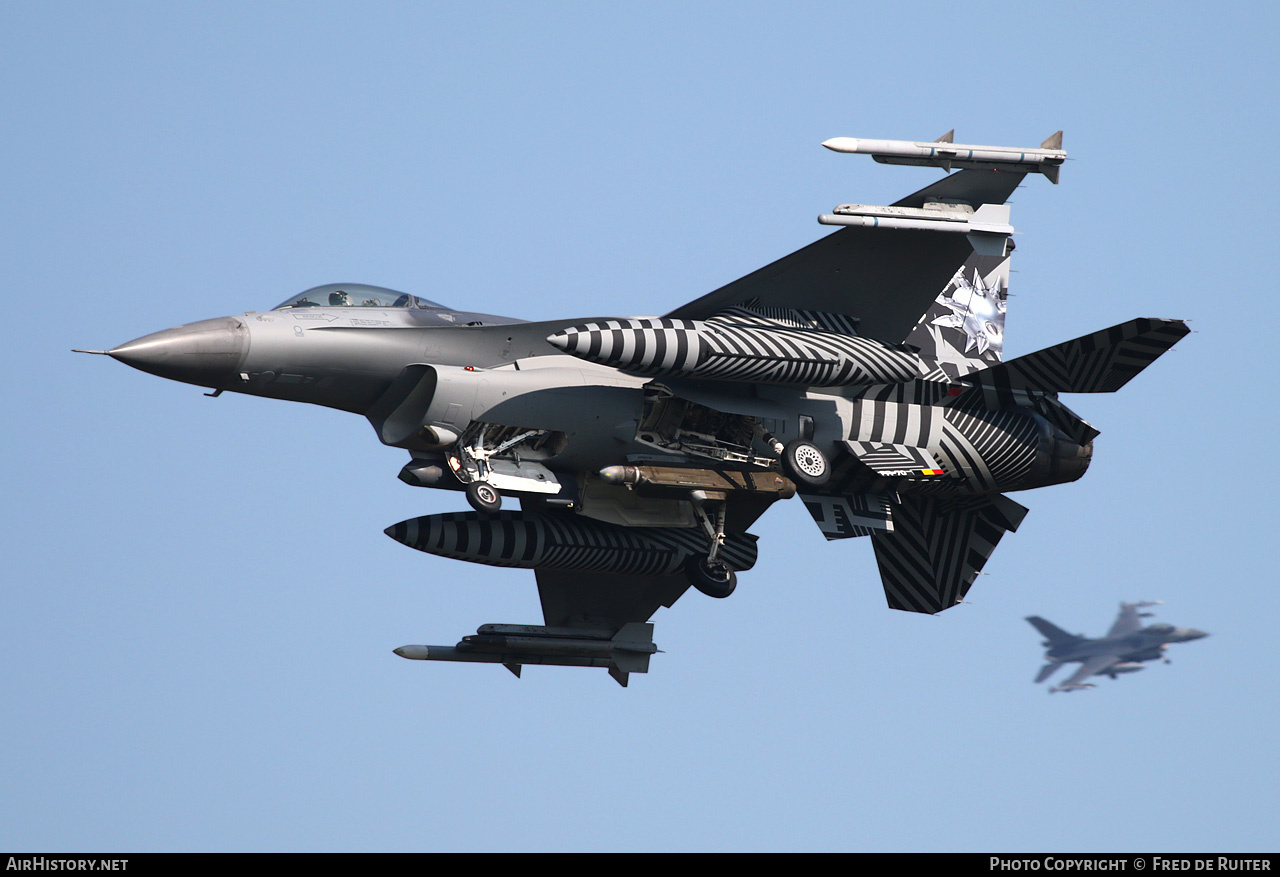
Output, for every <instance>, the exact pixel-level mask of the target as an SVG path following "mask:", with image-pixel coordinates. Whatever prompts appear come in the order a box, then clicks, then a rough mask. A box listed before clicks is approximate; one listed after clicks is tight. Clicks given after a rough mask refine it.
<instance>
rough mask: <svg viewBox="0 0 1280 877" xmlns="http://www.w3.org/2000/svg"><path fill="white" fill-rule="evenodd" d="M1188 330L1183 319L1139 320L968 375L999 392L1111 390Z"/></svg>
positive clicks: (1103, 391)
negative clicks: (1007, 390)
mask: <svg viewBox="0 0 1280 877" xmlns="http://www.w3.org/2000/svg"><path fill="white" fill-rule="evenodd" d="M1190 331H1191V329H1190V328H1189V327H1188V326H1187V324H1186V323H1184V322H1183V321H1182V320H1162V319H1137V320H1129V321H1128V322H1125V323H1120V324H1119V325H1117V326H1112V327H1111V328H1110V329H1103V330H1102V331H1100V332H1094V333H1093V334H1091V335H1085V336H1083V337H1081V338H1076V339H1074V340H1072V341H1065V342H1063V343H1062V344H1055V345H1054V346H1053V347H1046V348H1045V349H1043V350H1037V351H1036V352H1035V353H1028V354H1027V355H1026V356H1019V357H1018V358H1017V359H1012V360H1010V361H1008V362H1005V363H1003V364H1001V365H997V366H992V367H991V368H989V369H985V370H983V371H978V372H974V373H972V374H969V375H966V376H965V380H966V381H971V382H973V383H976V384H980V385H982V386H984V387H994V388H996V389H997V390H1000V389H1011V390H1041V391H1043V392H1048V393H1112V392H1115V391H1116V390H1118V389H1120V388H1121V387H1123V386H1124V385H1125V384H1127V383H1128V382H1129V381H1130V380H1131V379H1132V378H1133V376H1134V375H1136V374H1137V373H1138V372H1140V371H1142V370H1143V369H1144V368H1146V367H1147V366H1149V365H1150V364H1151V363H1153V362H1155V360H1156V358H1157V357H1159V356H1160V354H1162V353H1164V352H1165V351H1166V350H1168V349H1169V348H1170V347H1173V345H1175V344H1177V343H1178V341H1179V340H1181V339H1182V338H1183V337H1184V336H1185V335H1187V334H1188V333H1189V332H1190Z"/></svg>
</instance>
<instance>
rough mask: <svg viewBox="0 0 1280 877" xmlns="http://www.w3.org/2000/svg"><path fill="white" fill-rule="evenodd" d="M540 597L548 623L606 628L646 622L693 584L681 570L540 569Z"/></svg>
mask: <svg viewBox="0 0 1280 877" xmlns="http://www.w3.org/2000/svg"><path fill="white" fill-rule="evenodd" d="M536 573H537V578H538V596H539V597H541V599H542V615H543V617H544V618H545V619H546V623H547V626H548V627H576V628H592V629H605V630H612V631H614V632H616V631H618V630H620V629H621V628H622V626H623V625H625V624H628V623H630V622H633V621H634V622H644V621H648V620H649V617H650V616H651V615H653V613H655V612H657V611H658V608H659V607H661V606H666V607H670V606H671V605H672V604H673V603H675V602H676V600H679V599H680V595H681V594H683V593H684V592H685V591H686V590H688V588H689V579H688V578H687V577H686V576H685V575H684V574H683V573H680V574H677V575H671V576H654V575H615V574H609V573H594V572H584V571H581V570H558V569H539V570H537V571H536Z"/></svg>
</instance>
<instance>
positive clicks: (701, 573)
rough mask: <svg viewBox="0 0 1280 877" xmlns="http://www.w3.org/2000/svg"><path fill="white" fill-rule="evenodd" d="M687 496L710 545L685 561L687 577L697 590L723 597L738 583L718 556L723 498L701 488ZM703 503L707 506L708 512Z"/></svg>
mask: <svg viewBox="0 0 1280 877" xmlns="http://www.w3.org/2000/svg"><path fill="white" fill-rule="evenodd" d="M690 499H692V500H693V510H694V512H696V513H697V515H698V519H699V520H700V521H702V529H703V530H705V531H706V533H707V538H708V540H709V542H710V545H709V547H708V548H707V556H706V557H699V556H697V555H696V554H695V555H693V556H692V557H690V558H689V560H688V561H687V562H686V563H685V566H684V570H685V572H686V573H688V575H689V581H691V582H692V583H693V586H694V587H695V588H697V589H698V590H699V591H701V592H702V593H704V594H706V595H707V596H708V597H716V598H718V599H723V598H725V597H727V596H729V595H730V594H732V593H733V589H734V588H736V587H737V586H738V574H737V573H735V572H734V571H733V569H732V568H731V567H730V566H729V564H727V563H725V562H724V561H723V560H721V559H720V549H721V548H723V547H724V518H725V502H724V499H723V498H717V499H714V500H713V499H712V498H711V497H710V496H708V495H707V492H706V491H702V490H695V491H693V492H692V493H691V494H690ZM705 506H711V512H710V513H708V511H707V509H706V508H705Z"/></svg>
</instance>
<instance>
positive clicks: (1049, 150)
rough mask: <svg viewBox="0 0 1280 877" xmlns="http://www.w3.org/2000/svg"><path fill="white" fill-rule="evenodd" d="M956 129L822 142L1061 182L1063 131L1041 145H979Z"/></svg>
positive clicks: (885, 156) (911, 160)
mask: <svg viewBox="0 0 1280 877" xmlns="http://www.w3.org/2000/svg"><path fill="white" fill-rule="evenodd" d="M954 135H955V131H954V129H953V130H951V131H948V132H947V133H946V134H943V135H942V137H939V138H938V139H937V140H934V141H928V142H925V141H913V140H871V139H868V138H861V137H832V138H831V139H830V140H824V141H823V143H822V145H823V146H825V147H826V148H827V149H830V150H831V151H832V152H842V153H848V154H855V153H856V154H861V155H870V156H871V157H872V158H874V159H875V160H876V161H878V162H881V163H882V164H911V165H925V166H928V167H939V168H942V169H943V170H946V171H950V170H951V169H952V168H953V167H956V168H972V169H976V170H1004V171H1016V172H1019V173H1041V174H1044V175H1045V176H1046V177H1048V178H1049V180H1050V182H1053V183H1057V182H1058V172H1059V169H1060V166H1061V165H1062V163H1063V162H1064V161H1066V158H1067V153H1066V152H1065V151H1064V150H1063V149H1062V132H1061V131H1058V132H1056V133H1054V134H1052V135H1051V136H1050V137H1048V138H1047V139H1045V141H1044V142H1043V143H1041V144H1040V146H1039V148H1032V147H1020V146H977V145H972V144H967V143H953V142H952V138H953V137H954Z"/></svg>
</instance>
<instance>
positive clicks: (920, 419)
mask: <svg viewBox="0 0 1280 877" xmlns="http://www.w3.org/2000/svg"><path fill="white" fill-rule="evenodd" d="M852 421H853V422H852V428H851V430H850V435H849V439H848V440H849V441H850V442H853V443H866V444H868V445H882V444H891V445H902V446H906V447H909V448H918V449H921V450H922V451H923V452H926V453H927V454H928V455H929V457H930V458H931V459H933V460H935V461H936V462H937V464H938V465H937V468H941V469H942V470H944V472H945V473H946V475H947V476H950V477H948V478H941V479H939V478H930V479H928V480H931V481H932V482H933V483H932V484H930V485H929V486H928V489H930V490H932V491H943V492H963V493H989V492H993V491H997V490H1011V489H1014V488H1016V487H1018V486H1020V485H1021V482H1022V481H1023V480H1024V479H1025V478H1026V477H1027V475H1028V473H1029V472H1030V471H1031V466H1032V464H1033V463H1034V461H1035V457H1036V453H1037V451H1038V449H1039V447H1040V442H1039V434H1040V430H1041V426H1040V424H1039V423H1038V422H1037V421H1036V419H1035V417H1034V416H1032V415H1031V414H1030V413H1029V412H1027V411H1025V410H1019V409H1017V408H1013V409H1007V410H990V409H987V408H985V407H983V406H981V405H977V406H973V407H969V408H955V407H949V406H945V405H917V404H913V403H908V402H887V401H881V400H879V399H875V398H862V399H858V400H856V401H855V402H854V403H853V415H852ZM850 450H851V451H853V450H856V448H851V449H850ZM855 455H856V454H855Z"/></svg>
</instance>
